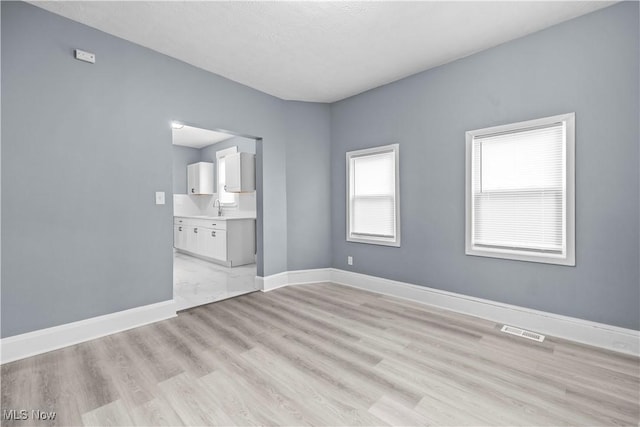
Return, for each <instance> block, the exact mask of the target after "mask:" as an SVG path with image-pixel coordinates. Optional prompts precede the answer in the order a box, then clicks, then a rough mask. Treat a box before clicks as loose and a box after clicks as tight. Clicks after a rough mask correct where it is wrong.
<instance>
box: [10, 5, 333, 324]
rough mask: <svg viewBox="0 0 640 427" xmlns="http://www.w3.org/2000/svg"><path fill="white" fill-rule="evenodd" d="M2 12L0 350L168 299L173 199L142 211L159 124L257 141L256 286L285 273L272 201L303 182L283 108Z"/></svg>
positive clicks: (165, 130)
mask: <svg viewBox="0 0 640 427" xmlns="http://www.w3.org/2000/svg"><path fill="white" fill-rule="evenodd" d="M1 7H2V29H1V30H2V49H1V51H2V88H1V90H2V150H3V152H2V168H1V171H2V197H3V200H2V230H1V231H2V256H3V257H2V271H1V272H2V294H1V300H2V302H1V304H2V306H1V311H2V315H1V316H2V317H1V321H2V331H1V335H2V337H7V336H11V335H15V334H20V333H24V332H29V331H33V330H36V329H41V328H46V327H51V326H56V325H60V324H64V323H68V322H72V321H77V320H82V319H87V318H90V317H94V316H98V315H103V314H107V313H112V312H115V311H119V310H125V309H129V308H133V307H137V306H141V305H145V304H151V303H155V302H159V301H164V300H168V299H170V298H171V297H172V231H171V229H172V228H171V224H172V211H173V206H172V198H171V197H168V198H167V204H166V205H164V206H156V205H155V204H154V192H155V191H165V192H167V193H171V192H172V188H173V182H172V152H173V150H172V144H171V128H170V122H171V120H180V121H183V122H187V123H192V124H194V125H197V126H200V127H203V128H207V129H228V130H230V131H234V132H238V133H243V134H248V135H255V136H259V137H262V138H263V141H262V142H261V143H260V144H259V146H258V147H257V150H256V151H257V164H258V168H259V171H258V173H259V174H262V179H261V180H258V188H259V189H260V190H261V191H262V193H261V194H259V195H258V198H257V204H258V224H257V225H258V274H259V275H271V274H276V273H278V272H282V271H286V270H287V269H288V250H287V245H288V242H289V241H293V242H295V241H296V238H295V237H294V238H292V239H289V238H288V237H287V211H288V205H287V198H286V192H285V191H283V189H285V188H286V187H287V183H288V181H289V180H290V179H305V176H306V175H305V176H301V177H297V178H296V177H293V176H289V177H288V176H287V165H286V158H287V155H286V150H287V140H286V138H287V135H288V132H287V126H288V124H289V123H290V121H289V120H288V119H287V117H286V114H287V112H286V110H285V108H286V105H287V102H285V101H282V100H279V99H277V98H274V97H272V96H269V95H266V94H264V93H261V92H258V91H255V90H253V89H250V88H248V87H246V86H242V85H240V84H237V83H234V82H231V81H229V80H227V79H224V78H222V77H220V76H216V75H213V74H211V73H208V72H206V71H203V70H201V69H198V68H195V67H192V66H190V65H187V64H185V63H182V62H180V61H178V60H175V59H172V58H169V57H167V56H164V55H161V54H159V53H157V52H153V51H151V50H149V49H146V48H143V47H141V46H137V45H135V44H132V43H129V42H127V41H124V40H122V39H118V38H116V37H113V36H110V35H108V34H105V33H103V32H100V31H97V30H95V29H92V28H89V27H87V26H84V25H81V24H78V23H76V22H73V21H70V20H67V19H65V18H62V17H59V16H57V15H54V14H51V13H49V12H46V11H44V10H42V9H39V8H37V7H35V6H32V5H29V4H26V3H22V2H2V4H1ZM76 47H78V48H82V49H85V50H89V51H92V52H95V53H96V55H97V61H96V64H93V65H91V64H87V63H83V62H79V61H76V60H74V59H73V55H72V54H73V49H74V48H76ZM327 135H328V132H327ZM319 142H322V143H323V144H324V147H325V150H327V152H328V150H329V141H328V140H326V141H319ZM290 172H291V173H293V172H294V171H290ZM8 183H12V184H11V185H8ZM326 215H327V212H318V213H316V216H317V217H318V218H320V217H326ZM316 216H311V217H307V218H305V219H300V221H305V220H306V221H307V224H308V226H309V227H317V226H318V224H319V223H320V222H318V221H316V219H317V217H316ZM322 232H324V233H329V230H328V228H327V229H325V230H323V231H322Z"/></svg>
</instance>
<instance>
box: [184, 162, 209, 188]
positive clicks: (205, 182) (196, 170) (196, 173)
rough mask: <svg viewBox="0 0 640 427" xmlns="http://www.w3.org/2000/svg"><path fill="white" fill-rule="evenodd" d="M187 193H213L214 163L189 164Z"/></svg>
mask: <svg viewBox="0 0 640 427" xmlns="http://www.w3.org/2000/svg"><path fill="white" fill-rule="evenodd" d="M187 194H213V163H208V162H199V163H192V164H190V165H188V166H187Z"/></svg>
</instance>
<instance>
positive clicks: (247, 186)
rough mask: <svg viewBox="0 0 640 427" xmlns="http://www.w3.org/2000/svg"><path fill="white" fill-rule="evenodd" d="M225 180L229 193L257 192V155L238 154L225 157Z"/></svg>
mask: <svg viewBox="0 0 640 427" xmlns="http://www.w3.org/2000/svg"><path fill="white" fill-rule="evenodd" d="M225 167H226V171H225V178H226V187H227V191H228V192H230V193H244V192H249V191H255V189H256V178H255V176H256V175H255V155H253V154H251V153H236V154H230V155H228V156H226V157H225Z"/></svg>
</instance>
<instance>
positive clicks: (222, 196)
mask: <svg viewBox="0 0 640 427" xmlns="http://www.w3.org/2000/svg"><path fill="white" fill-rule="evenodd" d="M237 152H238V147H229V148H226V149H224V150H219V151H216V163H217V168H216V169H217V170H218V199H219V200H220V203H221V204H222V205H224V206H236V205H237V204H238V199H237V197H238V196H237V194H236V193H229V192H227V191H226V190H225V184H226V182H225V181H226V162H225V157H226V156H227V155H229V154H235V153H237Z"/></svg>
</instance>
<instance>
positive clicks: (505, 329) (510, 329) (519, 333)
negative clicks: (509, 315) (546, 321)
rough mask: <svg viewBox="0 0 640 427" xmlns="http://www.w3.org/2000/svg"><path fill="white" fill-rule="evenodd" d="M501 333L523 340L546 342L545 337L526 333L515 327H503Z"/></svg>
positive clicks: (529, 332)
mask: <svg viewBox="0 0 640 427" xmlns="http://www.w3.org/2000/svg"><path fill="white" fill-rule="evenodd" d="M500 331H502V332H505V333H507V334H511V335H515V336H518V337H522V338H527V339H530V340H533V341H538V342H542V341H544V335H540V334H536V333H535V332H531V331H525V330H524V329H520V328H516V327H514V326H507V325H503V326H502V329H500Z"/></svg>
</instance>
